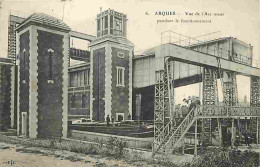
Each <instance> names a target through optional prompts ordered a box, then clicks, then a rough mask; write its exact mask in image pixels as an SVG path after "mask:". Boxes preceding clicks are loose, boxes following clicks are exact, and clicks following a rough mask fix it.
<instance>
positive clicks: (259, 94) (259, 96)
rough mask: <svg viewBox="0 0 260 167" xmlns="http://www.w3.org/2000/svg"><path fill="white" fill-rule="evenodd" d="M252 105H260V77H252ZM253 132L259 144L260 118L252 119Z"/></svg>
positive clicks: (251, 128)
mask: <svg viewBox="0 0 260 167" xmlns="http://www.w3.org/2000/svg"><path fill="white" fill-rule="evenodd" d="M250 85H251V86H250V88H251V90H250V106H251V107H260V77H251V84H250ZM250 130H251V131H252V132H251V133H254V134H255V135H256V143H257V144H259V118H252V117H251V119H250Z"/></svg>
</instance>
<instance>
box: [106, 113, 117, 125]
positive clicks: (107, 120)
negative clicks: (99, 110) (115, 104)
mask: <svg viewBox="0 0 260 167" xmlns="http://www.w3.org/2000/svg"><path fill="white" fill-rule="evenodd" d="M111 121H112V125H113V124H114V121H115V119H114V117H112V118H111ZM106 122H107V126H110V116H109V115H107V117H106Z"/></svg>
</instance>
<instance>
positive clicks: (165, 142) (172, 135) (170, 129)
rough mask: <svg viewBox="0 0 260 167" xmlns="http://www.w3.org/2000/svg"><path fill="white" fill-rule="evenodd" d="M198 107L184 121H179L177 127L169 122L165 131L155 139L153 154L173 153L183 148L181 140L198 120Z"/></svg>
mask: <svg viewBox="0 0 260 167" xmlns="http://www.w3.org/2000/svg"><path fill="white" fill-rule="evenodd" d="M195 116H196V107H194V108H192V110H191V111H190V112H189V113H188V115H187V116H186V117H185V118H184V119H177V120H176V125H173V124H172V122H169V123H168V124H167V125H166V126H165V127H164V129H163V131H162V132H161V133H160V134H159V135H158V136H157V137H156V138H155V140H154V143H153V153H156V152H159V153H171V152H172V151H173V150H174V149H176V148H178V146H181V144H180V143H181V140H182V139H183V137H184V136H185V134H186V133H187V131H188V130H189V128H190V127H191V126H192V125H193V123H194V121H195V120H196V117H195Z"/></svg>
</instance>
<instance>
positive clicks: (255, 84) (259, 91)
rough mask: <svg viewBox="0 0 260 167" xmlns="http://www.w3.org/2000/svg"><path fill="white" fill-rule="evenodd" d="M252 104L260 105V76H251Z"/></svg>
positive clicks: (254, 105) (253, 105)
mask: <svg viewBox="0 0 260 167" xmlns="http://www.w3.org/2000/svg"><path fill="white" fill-rule="evenodd" d="M250 91H251V93H250V106H251V107H260V78H259V77H251V90H250Z"/></svg>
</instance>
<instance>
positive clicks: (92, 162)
mask: <svg viewBox="0 0 260 167" xmlns="http://www.w3.org/2000/svg"><path fill="white" fill-rule="evenodd" d="M10 166H17V167H92V166H95V167H106V166H111V167H116V166H122V167H126V166H130V167H134V166H152V165H148V164H141V162H140V163H139V164H138V165H133V164H128V163H127V162H126V161H124V160H116V159H112V158H108V157H101V156H98V155H83V154H78V153H73V152H69V151H64V150H50V149H46V148H38V147H24V146H20V145H11V144H7V143H3V142H0V167H10Z"/></svg>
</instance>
